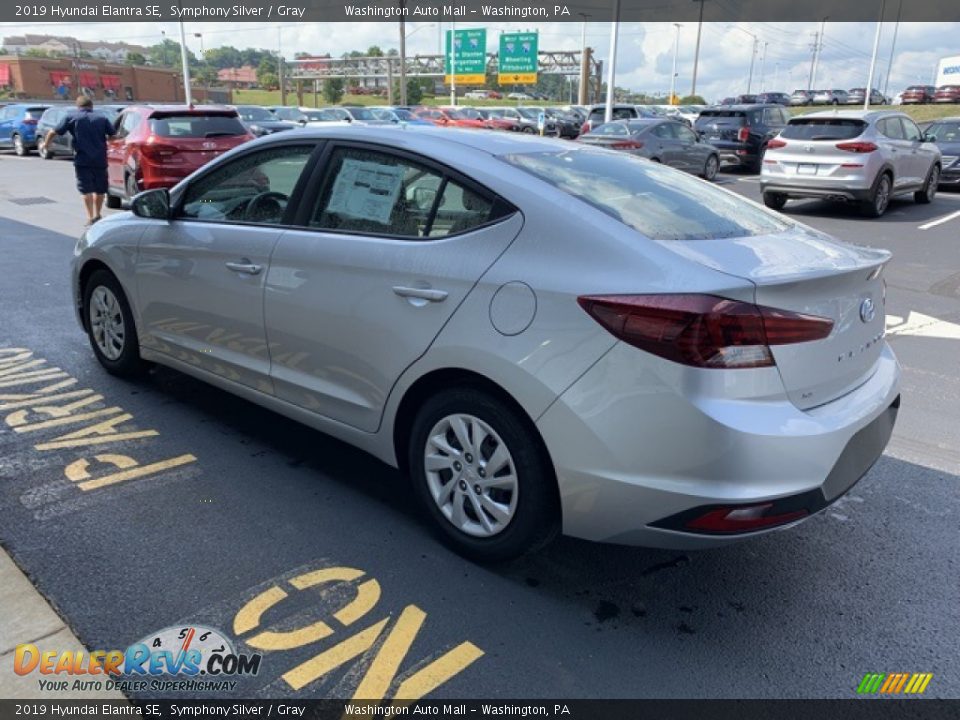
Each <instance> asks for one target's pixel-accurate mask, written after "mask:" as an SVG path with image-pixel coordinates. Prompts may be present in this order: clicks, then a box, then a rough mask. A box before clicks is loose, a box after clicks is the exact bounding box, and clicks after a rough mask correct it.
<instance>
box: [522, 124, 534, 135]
mask: <svg viewBox="0 0 960 720" xmlns="http://www.w3.org/2000/svg"><path fill="white" fill-rule="evenodd" d="M523 132H525V133H527V135H533V134H534V133H535V132H536V130H534V129H533V128H532V127H529V126H527V127H525V128H523Z"/></svg>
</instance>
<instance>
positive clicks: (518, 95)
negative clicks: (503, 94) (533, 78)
mask: <svg viewBox="0 0 960 720" xmlns="http://www.w3.org/2000/svg"><path fill="white" fill-rule="evenodd" d="M507 99H508V100H533V96H532V95H528V94H527V93H524V92H512V93H508V94H507Z"/></svg>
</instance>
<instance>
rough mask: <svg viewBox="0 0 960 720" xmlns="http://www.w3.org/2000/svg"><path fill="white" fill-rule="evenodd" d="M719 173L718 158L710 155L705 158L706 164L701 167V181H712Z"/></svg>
mask: <svg viewBox="0 0 960 720" xmlns="http://www.w3.org/2000/svg"><path fill="white" fill-rule="evenodd" d="M719 171H720V158H718V157H717V156H716V155H711V156H710V157H708V158H707V162H706V163H705V164H704V166H703V176H702V177H703V179H704V180H710V181H713V180H714V179H716V177H717V173H718V172H719Z"/></svg>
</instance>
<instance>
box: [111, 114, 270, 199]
mask: <svg viewBox="0 0 960 720" xmlns="http://www.w3.org/2000/svg"><path fill="white" fill-rule="evenodd" d="M115 127H116V128H117V134H116V136H115V137H114V138H113V139H112V140H110V141H109V142H108V143H107V176H108V179H109V182H110V187H109V194H108V195H107V206H108V207H113V208H118V207H120V205H121V203H122V201H123V200H124V199H129V198H131V197H133V196H134V195H136V194H137V193H138V192H140V191H141V190H150V189H152V188H160V187H172V186H173V185H176V184H177V183H178V182H180V181H181V180H182V179H183V178H185V177H186V176H187V175H189V174H190V173H192V172H193V171H194V170H196V169H198V168H199V167H201V166H202V165H204V164H205V163H207V162H209V161H210V160H212V159H213V158H215V157H217V156H218V155H222V154H223V153H225V152H226V151H227V150H230V149H231V148H234V147H236V146H237V145H240V144H241V143H245V142H246V141H247V140H252V139H253V135H252V134H250V131H248V130H247V129H246V127H244V125H243V123H242V122H240V117H239V115H237V111H236V110H234V109H232V108H226V107H221V106H217V105H195V106H193V107H187V106H185V105H132V106H130V107H128V108H126V109H125V110H124V111H123V113H122V114H121V115H120V116H119V117H118V118H117V121H116V125H115Z"/></svg>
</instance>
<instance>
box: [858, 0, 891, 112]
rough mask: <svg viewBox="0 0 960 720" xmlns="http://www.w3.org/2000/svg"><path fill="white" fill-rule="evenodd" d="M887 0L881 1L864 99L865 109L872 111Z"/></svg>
mask: <svg viewBox="0 0 960 720" xmlns="http://www.w3.org/2000/svg"><path fill="white" fill-rule="evenodd" d="M886 7H887V0H880V17H879V18H878V19H877V32H876V34H875V35H874V36H873V54H872V55H871V56H870V74H869V75H868V76H867V91H866V93H864V97H863V109H864V110H869V109H870V91H871V90H872V89H873V74H874V72H875V71H876V67H877V52H879V50H880V31H881V30H882V29H883V11H884V10H885V9H886Z"/></svg>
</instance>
